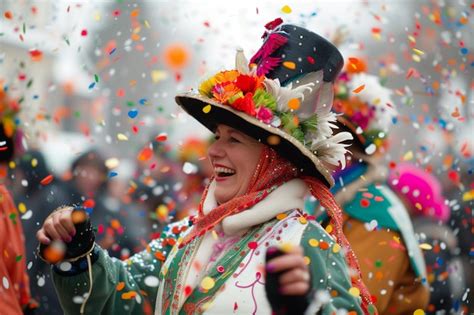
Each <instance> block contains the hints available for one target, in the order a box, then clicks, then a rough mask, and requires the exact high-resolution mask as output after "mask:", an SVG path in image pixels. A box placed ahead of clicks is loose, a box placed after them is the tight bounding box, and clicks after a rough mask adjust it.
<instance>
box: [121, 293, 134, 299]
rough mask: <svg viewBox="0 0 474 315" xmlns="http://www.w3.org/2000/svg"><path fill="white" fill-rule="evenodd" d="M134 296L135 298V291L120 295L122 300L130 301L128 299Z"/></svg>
mask: <svg viewBox="0 0 474 315" xmlns="http://www.w3.org/2000/svg"><path fill="white" fill-rule="evenodd" d="M136 296H137V292H135V291H130V292H126V293H122V300H130V299H133V298H135V297H136Z"/></svg>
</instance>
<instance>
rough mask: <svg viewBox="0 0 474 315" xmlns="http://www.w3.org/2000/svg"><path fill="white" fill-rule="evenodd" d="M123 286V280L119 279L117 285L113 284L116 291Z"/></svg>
mask: <svg viewBox="0 0 474 315" xmlns="http://www.w3.org/2000/svg"><path fill="white" fill-rule="evenodd" d="M123 288H125V282H123V281H120V282H119V283H117V285H116V286H115V290H117V291H122V290H123Z"/></svg>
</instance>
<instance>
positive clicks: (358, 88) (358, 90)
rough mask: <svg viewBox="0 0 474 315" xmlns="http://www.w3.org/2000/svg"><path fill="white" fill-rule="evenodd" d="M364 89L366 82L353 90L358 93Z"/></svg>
mask: <svg viewBox="0 0 474 315" xmlns="http://www.w3.org/2000/svg"><path fill="white" fill-rule="evenodd" d="M363 89H365V84H362V85H361V86H359V87H357V88H355V89H354V90H352V92H353V93H355V94H357V93H360V92H361V91H362V90H363Z"/></svg>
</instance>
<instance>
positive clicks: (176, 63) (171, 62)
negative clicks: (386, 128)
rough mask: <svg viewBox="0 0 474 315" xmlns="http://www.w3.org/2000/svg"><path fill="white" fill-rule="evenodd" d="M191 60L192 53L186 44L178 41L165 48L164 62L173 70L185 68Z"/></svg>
mask: <svg viewBox="0 0 474 315" xmlns="http://www.w3.org/2000/svg"><path fill="white" fill-rule="evenodd" d="M189 60H190V53H189V51H188V49H187V48H186V46H185V45H183V44H180V43H176V44H172V45H169V46H167V47H166V48H165V50H164V60H163V61H164V62H165V64H166V65H167V66H168V67H170V68H171V69H173V70H179V69H182V68H184V67H185V66H186V65H187V64H188V62H189Z"/></svg>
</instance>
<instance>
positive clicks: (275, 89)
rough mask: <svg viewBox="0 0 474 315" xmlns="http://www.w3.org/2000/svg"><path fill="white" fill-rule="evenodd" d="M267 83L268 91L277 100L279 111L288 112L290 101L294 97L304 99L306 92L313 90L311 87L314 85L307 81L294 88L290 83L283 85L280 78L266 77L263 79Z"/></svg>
mask: <svg viewBox="0 0 474 315" xmlns="http://www.w3.org/2000/svg"><path fill="white" fill-rule="evenodd" d="M263 84H264V85H265V89H266V91H267V92H268V93H271V94H272V95H273V96H274V97H275V99H276V101H277V108H278V110H279V111H282V112H286V111H288V110H289V108H288V102H289V101H290V100H291V99H293V98H299V99H301V100H304V92H305V91H306V90H309V92H311V91H312V89H311V87H312V86H314V83H312V82H311V83H307V84H304V85H301V86H298V87H296V88H294V89H293V88H292V84H291V83H290V84H288V85H287V86H281V84H280V80H279V79H274V80H271V79H265V80H264V81H263Z"/></svg>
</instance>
